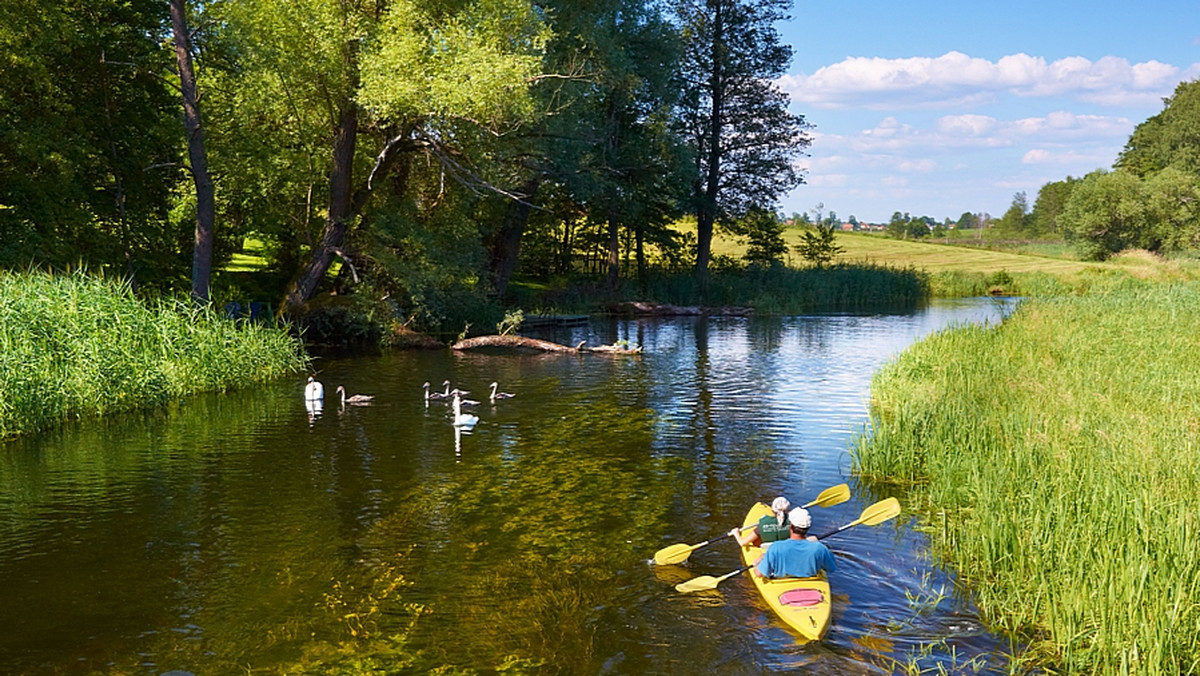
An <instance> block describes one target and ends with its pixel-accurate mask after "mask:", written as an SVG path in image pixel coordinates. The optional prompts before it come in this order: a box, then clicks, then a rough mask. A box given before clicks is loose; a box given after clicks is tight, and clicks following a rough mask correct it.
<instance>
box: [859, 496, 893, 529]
mask: <svg viewBox="0 0 1200 676" xmlns="http://www.w3.org/2000/svg"><path fill="white" fill-rule="evenodd" d="M899 513H900V501H899V500H897V499H896V498H888V499H887V500H880V501H879V502H876V503H875V504H873V505H871V506H870V507H868V508H866V509H864V510H863V513H862V516H860V517H858V521H856V522H855V523H861V524H864V525H867V526H878V525H879V524H881V523H883V522H884V521H887V520H888V519H893V518H895V517H896V515H897V514H899Z"/></svg>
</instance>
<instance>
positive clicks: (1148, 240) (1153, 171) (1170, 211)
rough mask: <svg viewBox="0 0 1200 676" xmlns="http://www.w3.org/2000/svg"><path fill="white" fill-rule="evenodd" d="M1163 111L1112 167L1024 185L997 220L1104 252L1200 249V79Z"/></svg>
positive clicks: (1025, 232)
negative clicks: (1033, 187)
mask: <svg viewBox="0 0 1200 676" xmlns="http://www.w3.org/2000/svg"><path fill="white" fill-rule="evenodd" d="M1164 103H1165V105H1164V107H1163V110H1162V112H1160V113H1159V114H1157V115H1155V116H1153V117H1151V118H1150V119H1148V120H1146V121H1145V122H1143V123H1141V124H1139V125H1138V126H1137V128H1136V129H1135V130H1134V132H1133V134H1132V135H1131V136H1130V138H1129V141H1128V142H1127V143H1126V144H1125V148H1124V150H1122V151H1121V154H1120V156H1119V157H1118V158H1117V161H1116V163H1115V165H1114V167H1113V169H1112V170H1111V171H1109V170H1098V171H1094V172H1092V173H1090V174H1088V175H1086V176H1084V177H1082V178H1073V177H1071V176H1068V177H1067V178H1065V179H1063V180H1061V181H1053V182H1050V183H1047V184H1045V185H1043V186H1042V187H1041V189H1040V190H1039V191H1038V195H1037V199H1036V200H1035V201H1034V203H1033V205H1032V207H1030V205H1029V203H1028V199H1027V197H1026V195H1025V193H1023V192H1022V193H1017V194H1016V195H1015V196H1014V197H1013V201H1012V204H1011V205H1010V206H1009V208H1008V211H1006V212H1005V213H1004V215H1003V216H1002V217H1000V218H999V219H998V220H997V222H996V227H997V228H998V229H1000V230H1002V231H1004V232H1007V233H1013V234H1014V235H1020V236H1028V237H1061V238H1063V239H1066V240H1067V241H1070V242H1073V243H1074V244H1075V246H1076V248H1077V249H1078V250H1079V252H1080V254H1081V255H1082V256H1083V257H1085V258H1087V259H1092V260H1103V259H1105V258H1108V257H1109V256H1111V255H1113V254H1116V253H1119V252H1121V251H1124V250H1126V249H1130V248H1137V249H1146V250H1149V251H1152V252H1155V253H1163V254H1171V253H1179V252H1189V251H1190V252H1194V251H1196V250H1198V249H1200V80H1195V81H1191V82H1184V83H1181V84H1180V85H1179V86H1178V87H1176V89H1175V93H1174V95H1172V96H1171V97H1169V98H1167V99H1165V102H1164Z"/></svg>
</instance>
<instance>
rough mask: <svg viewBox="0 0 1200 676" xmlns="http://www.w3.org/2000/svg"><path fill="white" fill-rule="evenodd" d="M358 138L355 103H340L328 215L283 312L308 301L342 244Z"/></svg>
mask: <svg viewBox="0 0 1200 676" xmlns="http://www.w3.org/2000/svg"><path fill="white" fill-rule="evenodd" d="M357 140H358V106H357V105H356V104H355V103H354V101H351V100H346V101H343V102H342V111H341V114H340V115H339V116H338V128H337V136H336V137H335V138H334V141H333V169H332V171H331V172H330V174H329V215H328V216H327V217H326V218H325V229H324V231H323V232H322V233H321V241H320V242H319V243H318V244H317V245H316V247H314V248H313V251H312V258H311V259H310V260H309V263H308V265H307V266H306V267H305V268H304V270H303V271H302V272H301V273H300V276H299V277H298V278H297V279H296V282H295V283H294V284H293V285H292V288H291V289H290V290H289V291H288V294H287V296H286V297H285V298H284V301H283V312H284V313H285V314H289V315H292V314H295V313H296V312H297V311H299V309H300V308H301V307H302V306H303V305H304V304H305V303H307V302H308V301H309V300H312V297H313V296H314V295H315V294H316V292H317V286H318V285H319V284H320V283H321V279H322V278H323V277H324V276H325V273H326V271H328V270H329V266H330V264H331V263H333V257H334V255H336V252H337V250H339V249H340V248H341V246H342V241H343V240H344V239H345V237H346V230H347V228H348V227H349V221H350V218H351V217H352V216H353V209H352V208H351V195H352V192H351V190H352V182H353V173H354V172H353V169H354V146H355V143H356V142H357Z"/></svg>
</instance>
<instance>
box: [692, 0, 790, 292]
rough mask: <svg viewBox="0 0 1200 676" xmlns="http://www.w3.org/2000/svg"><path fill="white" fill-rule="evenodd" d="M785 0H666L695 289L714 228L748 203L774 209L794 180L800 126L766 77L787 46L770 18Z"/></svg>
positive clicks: (778, 16) (784, 59)
mask: <svg viewBox="0 0 1200 676" xmlns="http://www.w3.org/2000/svg"><path fill="white" fill-rule="evenodd" d="M790 4H791V3H790V2H789V0H675V1H674V8H675V14H676V16H677V17H678V19H679V22H680V24H681V26H682V28H683V36H684V42H685V51H684V56H683V59H682V61H681V68H682V83H681V87H682V91H683V99H682V101H681V103H680V106H679V125H680V129H681V133H682V135H683V136H684V137H685V138H686V139H687V140H688V143H689V144H690V145H691V147H692V148H693V150H694V152H695V165H694V174H693V191H692V192H693V204H692V208H693V209H694V210H695V213H696V240H697V244H696V247H697V248H696V277H697V281H698V282H699V284H700V287H701V290H702V291H703V290H704V289H705V288H706V287H707V282H708V263H709V258H710V253H711V247H712V236H713V227H714V225H715V224H716V223H718V222H721V223H728V222H729V221H730V220H731V219H733V218H736V217H737V216H738V215H740V214H743V213H745V212H746V211H747V209H749V208H750V207H751V206H754V205H773V204H774V203H775V202H776V201H777V200H778V198H779V196H780V195H782V194H783V193H785V192H787V191H788V190H790V189H792V188H793V187H795V186H797V185H799V184H800V183H802V182H803V178H802V176H801V175H800V174H799V173H798V172H797V171H796V169H795V166H794V163H793V160H794V159H795V158H796V156H798V155H799V154H801V153H802V152H803V150H804V149H805V148H806V147H808V145H809V143H810V142H811V139H810V138H809V136H808V135H807V134H806V130H807V128H808V125H807V124H806V123H805V121H804V118H803V116H799V115H794V114H792V113H790V112H789V111H788V109H787V106H788V97H787V95H786V94H785V93H783V92H782V91H781V90H780V89H779V87H778V86H776V85H775V84H774V82H773V81H774V79H775V78H777V77H779V76H780V75H783V73H784V72H785V70H786V68H787V65H788V63H789V62H790V60H791V56H792V50H791V48H790V47H789V46H787V45H785V44H783V43H782V42H781V41H780V37H779V33H778V31H776V29H775V25H774V24H775V22H777V21H780V20H784V19H786V18H787V11H788V10H789V9H790Z"/></svg>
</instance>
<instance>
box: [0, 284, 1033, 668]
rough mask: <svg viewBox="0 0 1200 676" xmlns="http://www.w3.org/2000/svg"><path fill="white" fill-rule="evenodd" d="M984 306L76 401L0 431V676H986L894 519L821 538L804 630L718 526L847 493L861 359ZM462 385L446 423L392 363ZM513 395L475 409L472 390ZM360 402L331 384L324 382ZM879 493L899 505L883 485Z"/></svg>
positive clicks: (987, 649) (702, 324)
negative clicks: (167, 395)
mask: <svg viewBox="0 0 1200 676" xmlns="http://www.w3.org/2000/svg"><path fill="white" fill-rule="evenodd" d="M1011 307H1012V306H1011V303H1010V302H1008V301H1001V300H994V299H971V300H966V301H956V302H940V303H936V304H934V305H932V306H931V307H929V308H926V309H923V310H921V311H918V312H914V313H911V314H904V315H872V316H849V315H836V316H827V315H822V316H803V317H788V318H759V319H747V318H711V319H702V318H681V319H654V320H621V321H597V322H594V323H592V324H591V325H589V326H586V327H580V328H575V329H569V330H561V331H559V332H557V333H555V332H551V333H549V334H545V335H543V337H548V338H551V339H554V340H557V341H559V342H562V343H565V344H574V343H576V342H578V341H579V340H587V341H588V343H589V344H600V343H612V342H615V341H618V340H627V341H629V342H630V343H631V344H637V345H640V346H642V348H643V350H644V353H643V354H642V355H641V356H640V357H625V356H612V355H598V354H583V355H571V354H566V355H564V354H552V355H544V354H519V355H514V354H502V353H497V352H488V353H468V354H454V353H451V352H449V351H422V352H401V353H393V354H387V355H384V356H376V357H359V358H353V359H333V358H330V359H323V360H321V361H319V362H318V364H317V367H318V369H319V371H320V373H319V378H320V379H321V380H322V381H324V383H325V388H326V392H327V395H326V401H325V405H324V407H323V409H322V410H320V411H310V410H307V409H306V407H305V405H304V402H303V401H302V397H301V391H302V389H303V385H304V380H303V378H297V379H295V380H294V381H290V380H289V381H283V382H277V383H271V384H268V385H265V386H261V387H258V388H255V389H253V390H248V391H243V392H233V393H227V394H220V395H206V396H199V397H194V398H190V399H187V400H185V401H182V402H178V403H177V404H174V405H172V406H171V407H170V408H168V409H165V410H161V411H153V412H146V413H139V414H133V415H123V416H113V417H110V418H107V419H104V420H100V421H89V422H83V423H78V424H72V425H68V426H67V427H65V428H63V429H61V430H58V431H55V432H52V433H48V434H44V435H40V436H37V437H31V438H28V439H22V440H18V441H14V442H10V443H8V444H6V445H5V446H4V447H3V448H2V449H0V579H2V580H4V586H3V588H2V589H0V629H2V631H0V671H2V672H4V673H18V674H20V673H27V674H39V673H45V674H58V673H63V674H68V673H69V674H84V673H113V674H115V673H120V674H160V673H163V672H166V671H170V670H185V671H190V672H193V673H196V674H225V673H306V672H307V673H361V672H363V671H366V670H368V669H370V668H374V667H379V668H380V669H381V670H382V672H386V673H397V672H405V671H407V672H410V673H424V672H426V671H428V670H430V669H433V668H436V667H440V666H447V667H451V668H455V669H461V670H467V671H470V670H477V671H480V672H484V673H486V672H489V671H492V670H495V669H497V668H499V667H505V666H506V667H508V668H511V669H514V670H516V671H517V672H520V671H521V670H522V669H524V670H526V671H528V672H531V673H570V674H642V673H680V674H687V673H705V674H758V673H764V672H772V671H781V672H789V673H813V674H818V673H819V674H864V673H880V674H887V673H894V672H898V671H903V670H905V669H908V670H910V671H912V672H914V673H915V672H917V671H920V670H924V669H933V670H936V669H938V668H939V667H941V668H944V669H946V670H948V671H952V672H957V673H974V672H979V673H989V674H991V673H995V674H1000V673H1007V671H1008V665H1007V660H1006V659H1005V657H1004V655H1005V653H1006V652H1008V651H1010V650H1011V648H1010V646H1009V645H1008V643H1007V642H1006V641H1005V640H1004V639H1003V638H1002V637H998V636H994V635H991V634H989V633H988V632H986V631H985V630H984V629H983V627H982V626H981V624H980V622H979V619H978V615H977V611H976V610H975V608H974V607H973V606H972V605H971V603H970V601H969V599H965V598H961V595H956V594H954V593H953V591H952V588H953V585H952V582H951V579H950V578H949V577H948V575H947V573H946V572H944V571H941V570H939V569H937V568H936V567H935V566H934V565H933V563H931V562H930V561H929V560H928V556H927V553H926V551H927V547H926V541H925V538H924V536H923V535H922V534H920V533H919V532H917V531H914V530H913V525H914V524H913V523H912V521H911V519H910V518H909V517H907V516H906V515H903V514H902V515H901V517H900V518H898V519H896V520H895V521H892V522H889V523H887V524H884V525H881V526H877V527H856V528H852V529H850V530H847V531H845V532H843V533H841V534H839V535H836V536H834V537H831V538H829V539H828V540H826V541H825V542H826V543H827V544H829V545H830V546H831V548H832V549H833V550H834V551H835V553H836V554H837V556H838V569H837V572H836V573H835V574H834V575H832V576H831V584H832V586H833V589H834V594H835V609H834V621H833V626H832V629H831V630H830V633H829V635H828V637H827V638H826V640H824V641H822V642H820V643H810V644H803V643H801V642H799V641H798V640H797V637H796V635H794V634H792V633H791V632H790V631H789V630H788V629H787V628H786V627H785V626H784V625H783V624H782V623H780V622H779V621H778V620H776V619H775V618H774V616H773V615H771V613H770V612H769V611H768V610H767V608H766V606H765V605H764V604H763V603H762V602H761V601H760V600H759V599H758V598H757V596H756V592H755V590H754V587H753V585H752V584H751V583H750V581H749V580H748V579H745V578H744V577H735V578H732V579H729V580H727V581H725V582H724V583H722V584H721V585H720V587H719V588H718V589H717V590H715V591H712V592H706V593H698V594H690V595H683V594H679V593H677V592H676V591H675V590H674V585H675V584H677V583H678V582H681V581H683V580H686V579H689V578H691V577H693V576H696V575H720V574H722V573H725V572H728V571H730V570H733V569H735V568H737V567H739V564H740V561H739V558H738V554H737V551H736V550H735V548H734V547H733V546H732V543H731V541H730V540H729V539H724V540H722V541H720V542H717V543H714V544H712V545H710V546H708V547H705V548H703V549H701V550H699V551H697V552H696V553H695V554H693V555H692V557H691V559H690V560H689V561H688V563H687V564H686V565H683V566H663V567H657V568H656V567H654V566H652V565H649V564H648V561H647V560H648V559H649V558H650V557H651V556H653V554H654V552H655V551H656V550H657V549H659V548H661V547H663V546H666V545H669V544H672V543H675V542H693V543H694V542H700V541H703V540H705V539H708V538H709V537H712V536H715V535H719V534H721V533H724V532H726V531H728V530H729V529H730V528H731V527H732V526H734V525H737V524H739V523H740V522H741V520H742V516H743V515H744V513H745V511H746V510H747V509H748V508H749V506H750V505H751V504H752V503H753V502H754V501H756V500H764V501H770V499H771V498H773V497H774V496H775V495H779V494H782V495H787V496H788V497H789V498H791V499H792V501H793V502H796V503H800V502H805V501H807V500H811V499H812V498H814V497H816V495H817V494H818V493H819V492H820V491H821V490H823V489H824V488H827V487H829V486H832V485H834V484H837V483H840V482H843V481H847V482H849V483H850V484H851V487H852V489H853V490H854V498H853V499H852V500H851V501H850V502H847V503H845V504H842V505H839V506H836V507H833V508H830V509H814V511H813V516H814V531H815V532H818V533H820V532H825V531H826V530H831V529H833V528H835V527H836V526H838V525H842V524H845V523H848V522H850V521H853V520H854V519H855V518H857V516H858V515H859V513H861V511H862V509H863V508H864V507H865V506H867V505H869V504H871V503H872V502H874V501H876V500H879V499H882V498H884V497H888V495H884V494H878V493H873V492H871V490H869V489H868V487H865V486H862V485H860V484H859V483H858V482H857V481H856V480H855V479H854V478H853V477H852V476H851V464H850V456H849V453H848V448H849V444H850V442H851V439H852V438H853V436H854V435H855V434H856V433H857V432H859V431H861V430H862V428H863V425H864V424H866V422H867V402H868V397H869V386H870V379H871V377H872V375H873V373H874V372H875V371H876V370H877V369H878V368H879V366H880V365H881V364H882V363H884V362H885V361H886V360H887V359H889V358H890V357H892V356H894V355H895V354H897V353H898V352H899V351H901V350H903V349H904V347H906V346H907V345H909V344H911V343H912V342H913V341H914V340H917V339H918V338H920V337H921V336H923V335H925V334H927V333H929V332H930V331H935V330H938V329H941V328H943V327H946V326H950V325H953V324H957V323H964V322H982V321H990V322H996V321H999V319H1000V318H1001V317H1002V316H1003V315H1004V314H1005V313H1007V312H1008V311H1009V310H1010V309H1011ZM443 380H450V381H451V382H452V383H453V384H454V385H455V386H457V387H462V388H465V389H468V390H470V391H471V395H469V396H471V397H472V398H474V399H478V400H480V401H481V403H480V405H479V406H478V407H476V409H475V413H476V414H477V415H479V417H480V421H479V423H478V424H477V425H476V426H475V427H474V428H473V429H471V430H469V431H468V432H465V433H463V432H460V431H457V430H456V428H454V427H453V426H452V425H451V424H450V420H449V417H448V411H447V408H448V407H446V406H445V405H444V404H440V403H433V404H426V402H425V401H423V398H422V394H421V385H422V383H423V382H425V381H430V382H431V383H433V385H434V389H438V388H439V387H440V385H441V383H442V381H443ZM493 380H495V381H498V382H499V383H500V386H501V389H502V390H505V391H509V392H513V393H515V394H516V396H515V397H514V398H512V399H507V400H502V401H499V402H497V403H496V404H492V403H490V402H489V401H488V400H487V394H488V387H487V386H488V383H490V382H492V381H493ZM338 384H344V385H345V386H346V388H347V390H348V391H349V392H350V393H351V394H354V393H369V394H374V395H376V400H375V402H376V403H375V404H374V405H372V406H369V407H347V408H346V409H345V410H341V409H340V407H338V406H337V402H336V399H335V397H334V395H333V390H334V388H335V387H336V386H337V385H338ZM898 497H900V498H901V501H902V503H903V496H898Z"/></svg>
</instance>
